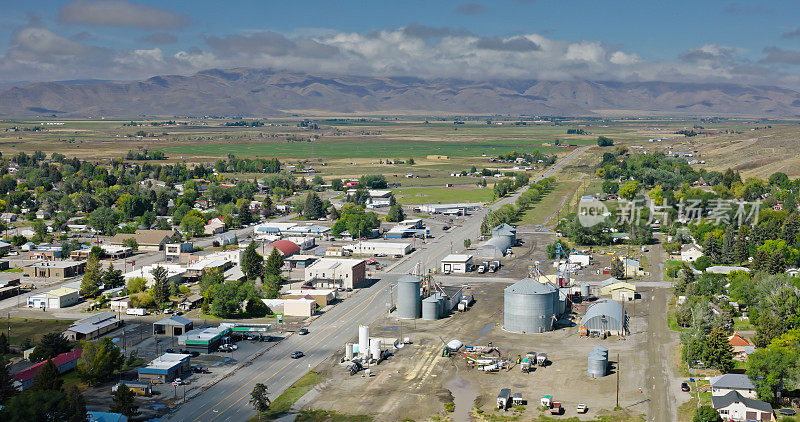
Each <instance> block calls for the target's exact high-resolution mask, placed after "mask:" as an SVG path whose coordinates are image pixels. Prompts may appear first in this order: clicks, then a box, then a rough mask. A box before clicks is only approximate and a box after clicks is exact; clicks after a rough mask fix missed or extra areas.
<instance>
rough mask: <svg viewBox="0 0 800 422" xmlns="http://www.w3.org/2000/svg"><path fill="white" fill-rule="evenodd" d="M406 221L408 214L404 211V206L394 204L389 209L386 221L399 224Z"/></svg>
mask: <svg viewBox="0 0 800 422" xmlns="http://www.w3.org/2000/svg"><path fill="white" fill-rule="evenodd" d="M405 219H406V213H405V212H404V211H403V206H402V205H400V204H394V205H392V207H391V208H389V214H388V215H387V216H386V221H392V222H396V223H399V222H401V221H403V220H405Z"/></svg>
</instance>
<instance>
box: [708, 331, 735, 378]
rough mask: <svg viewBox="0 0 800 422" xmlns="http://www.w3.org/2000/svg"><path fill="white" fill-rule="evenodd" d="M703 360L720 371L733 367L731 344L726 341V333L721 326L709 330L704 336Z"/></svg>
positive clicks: (727, 371) (729, 369) (727, 370)
mask: <svg viewBox="0 0 800 422" xmlns="http://www.w3.org/2000/svg"><path fill="white" fill-rule="evenodd" d="M705 343H706V347H705V352H704V355H705V356H704V359H703V360H704V361H705V363H706V365H709V366H711V367H713V368H717V369H718V370H720V371H722V373H725V374H727V373H729V372H730V371H731V370H732V369H733V366H734V365H733V346H731V345H730V344H729V343H728V333H726V332H725V331H724V330H723V329H722V328H721V327H716V328H714V329H713V330H711V332H710V333H708V335H707V336H706V342H705Z"/></svg>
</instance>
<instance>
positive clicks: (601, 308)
mask: <svg viewBox="0 0 800 422" xmlns="http://www.w3.org/2000/svg"><path fill="white" fill-rule="evenodd" d="M580 330H581V333H582V334H604V333H605V334H609V335H616V336H622V335H626V334H627V333H628V316H627V314H626V312H625V310H624V309H623V308H622V305H621V304H620V303H619V302H617V301H614V300H610V299H601V300H598V301H597V302H595V303H594V304H592V305H591V306H589V308H587V309H586V314H584V316H583V319H582V320H581V327H580Z"/></svg>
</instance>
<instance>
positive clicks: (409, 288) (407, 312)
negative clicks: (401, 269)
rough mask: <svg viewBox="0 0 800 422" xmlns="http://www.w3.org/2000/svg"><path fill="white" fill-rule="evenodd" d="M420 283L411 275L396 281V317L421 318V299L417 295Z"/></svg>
mask: <svg viewBox="0 0 800 422" xmlns="http://www.w3.org/2000/svg"><path fill="white" fill-rule="evenodd" d="M419 289H420V281H419V278H418V277H414V276H412V275H406V276H402V277H400V278H399V279H398V280H397V317H398V318H403V319H414V318H419V317H420V316H422V298H421V297H420V294H419Z"/></svg>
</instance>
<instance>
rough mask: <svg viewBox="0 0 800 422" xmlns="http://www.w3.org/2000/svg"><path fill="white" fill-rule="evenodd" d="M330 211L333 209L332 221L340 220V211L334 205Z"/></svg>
mask: <svg viewBox="0 0 800 422" xmlns="http://www.w3.org/2000/svg"><path fill="white" fill-rule="evenodd" d="M330 209H331V220H338V219H339V217H340V216H341V215H340V214H339V210H337V209H336V207H334V206H333V205H331V208H330Z"/></svg>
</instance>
